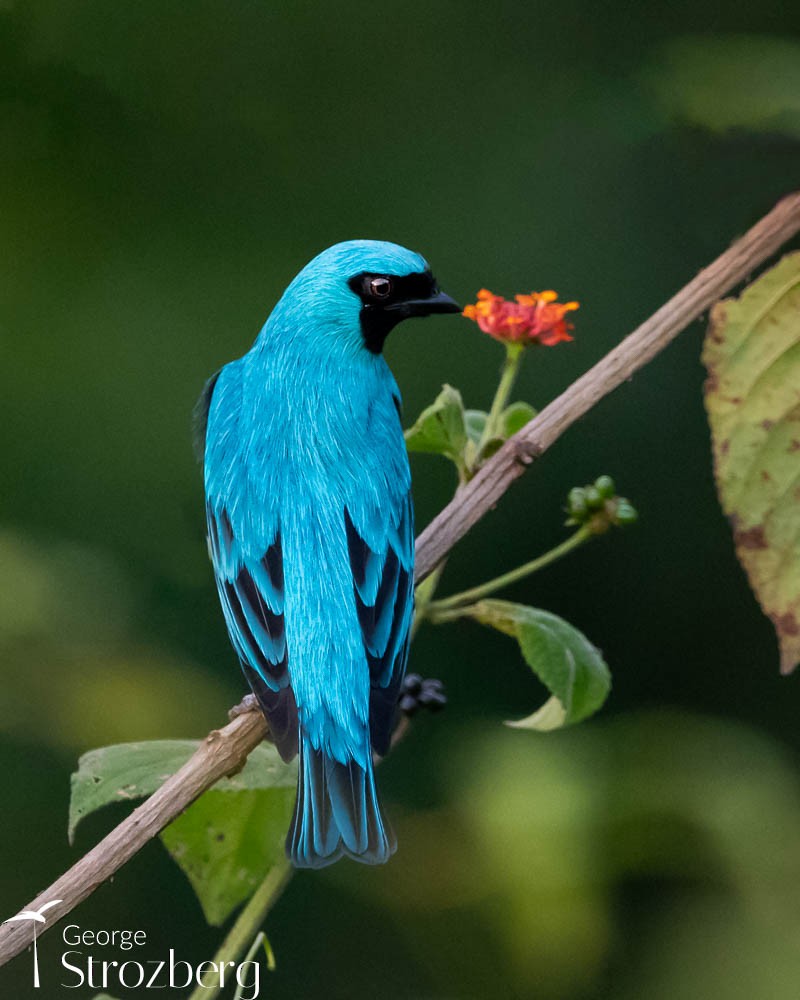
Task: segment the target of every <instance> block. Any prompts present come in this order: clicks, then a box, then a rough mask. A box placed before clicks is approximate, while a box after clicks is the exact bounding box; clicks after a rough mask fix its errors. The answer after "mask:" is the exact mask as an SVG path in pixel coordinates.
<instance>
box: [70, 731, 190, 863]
mask: <svg viewBox="0 0 800 1000" xmlns="http://www.w3.org/2000/svg"><path fill="white" fill-rule="evenodd" d="M198 745H199V744H198V743H197V741H196V740H148V741H146V742H143V743H118V744H116V745H115V746H110V747H101V748H100V749H99V750H90V751H89V752H88V753H85V754H84V755H83V756H82V757H81V759H80V760H79V761H78V770H77V771H76V772H75V773H74V774H73V775H72V781H71V784H72V788H71V792H70V800H69V828H68V835H69V842H70V844H71V843H73V841H74V839H75V831H76V829H77V828H78V824H79V823H80V822H81V820H82V819H84V818H85V817H86V816H88V815H90V814H91V813H93V812H95V811H96V810H98V809H101V808H102V807H103V806H107V805H109V804H110V803H111V802H130V801H133V800H135V799H143V798H145V797H146V796H148V795H152V793H153V792H154V791H155V790H156V789H157V788H159V787H160V786H161V785H163V784H164V782H165V781H166V779H167V778H169V777H170V776H171V775H173V774H174V773H175V772H176V771H178V770H180V768H181V767H183V765H184V764H185V763H186V761H187V760H188V759H189V758H190V757H191V756H192V754H193V753H194V752H195V750H196V749H197V747H198Z"/></svg>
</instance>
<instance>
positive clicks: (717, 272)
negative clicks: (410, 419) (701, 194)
mask: <svg viewBox="0 0 800 1000" xmlns="http://www.w3.org/2000/svg"><path fill="white" fill-rule="evenodd" d="M798 232H800V192H798V193H795V194H792V195H789V196H788V197H786V198H784V199H783V201H781V202H779V203H778V204H777V205H776V206H775V208H773V210H772V211H771V212H769V213H768V214H767V215H766V216H764V218H763V219H761V221H760V222H758V223H757V224H756V225H755V226H753V228H752V229H751V230H749V232H747V233H745V235H744V236H742V237H741V238H740V239H739V240H737V241H736V242H735V243H734V244H733V245H732V246H731V247H730V249H728V250H726V251H725V252H724V253H723V254H722V255H721V256H720V257H718V258H717V259H716V260H715V261H714V262H713V264H710V265H709V266H708V267H707V268H706V269H705V270H703V271H701V272H700V273H699V274H698V275H697V277H696V278H694V279H693V280H692V281H690V282H689V284H688V285H686V286H685V287H684V288H683V289H681V291H680V292H678V293H677V295H675V296H673V297H672V298H671V299H670V300H669V302H667V303H666V304H665V305H663V306H662V307H661V308H660V309H659V310H658V312H656V313H654V314H653V315H652V316H651V317H650V319H648V320H647V321H646V322H644V323H643V324H642V325H641V326H640V327H639V328H638V329H637V330H635V331H634V332H633V333H631V334H630V335H629V336H628V337H626V338H625V340H623V341H622V342H621V343H620V344H619V345H618V346H617V347H615V348H614V349H613V350H612V351H611V352H610V353H609V354H607V355H606V356H605V357H604V358H603V359H602V360H601V361H599V362H598V363H597V364H596V365H595V366H594V367H593V368H591V369H590V370H589V371H588V372H587V373H586V374H585V375H583V376H582V377H581V378H579V379H578V380H577V382H574V383H573V384H572V385H571V386H570V387H569V388H568V389H567V390H566V391H565V392H563V393H562V394H561V395H560V396H559V397H558V398H557V399H555V400H553V402H552V403H550V405H549V406H547V407H545V409H544V410H542V411H541V413H540V414H539V415H538V416H537V417H535V418H534V419H533V420H532V421H531V422H530V423H529V424H528V425H527V426H526V427H524V428H523V429H522V430H521V431H520V432H519V433H518V434H516V435H515V436H514V437H512V438H511V439H510V440H509V441H507V442H506V444H505V445H504V446H503V447H502V448H501V449H500V450H499V451H498V452H497V454H496V455H495V456H494V457H493V458H492V459H490V460H489V461H488V462H487V463H486V465H485V466H484V467H483V468H482V469H481V471H480V472H479V473H478V474H477V475H476V476H475V478H474V479H472V480H471V482H469V483H468V484H467V485H466V486H464V487H462V488H461V489H460V490H459V491H458V493H457V494H456V496H455V497H454V499H453V500H452V502H451V503H449V504H448V505H447V507H445V508H444V510H443V511H442V512H441V513H440V514H439V515H438V516H437V517H436V518H435V519H434V520H433V521H432V522H431V524H429V525H428V527H427V528H426V529H425V530H424V531H423V532H422V534H421V535H420V537H419V538H418V539H417V581H418V582H419V581H420V580H422V579H424V577H426V576H427V575H428V574H429V573H430V572H431V571H432V570H433V568H434V567H435V566H436V565H437V563H439V562H440V561H441V560H442V559H443V558H444V557H445V556H446V555H447V553H448V552H449V551H450V549H452V547H453V546H454V545H455V544H456V542H458V541H459V540H460V539H461V538H463V537H464V535H465V534H466V533H467V532H468V531H469V529H470V528H471V527H472V526H473V525H474V524H475V523H476V522H477V521H479V520H480V518H481V517H483V515H484V514H486V512H487V511H488V510H490V509H491V508H492V507H493V506H494V505H495V504H496V503H497V501H498V500H499V499H500V498H501V497H502V496H503V494H504V493H505V492H506V490H507V489H508V488H509V486H510V485H511V484H512V483H513V482H514V480H515V479H518V478H519V476H521V475H522V473H523V472H524V471H525V469H526V468H527V467H528V466H529V465H530V464H531V463H532V462H533V460H534V459H535V458H538V457H539V456H540V455H541V454H542V453H543V452H545V451H546V450H547V449H548V448H549V447H550V445H551V444H553V442H554V441H556V440H557V439H558V438H559V437H560V436H561V434H563V433H564V431H565V430H567V428H568V427H570V426H571V425H572V424H573V423H575V421H576V420H578V419H579V418H580V417H582V416H583V415H584V414H585V413H587V412H588V411H589V410H590V409H591V408H592V407H593V406H594V405H595V403H597V402H599V400H601V399H602V398H603V397H604V396H607V395H608V394H609V393H610V392H612V391H613V390H614V389H616V388H617V386H619V385H621V384H622V383H623V382H624V381H625V380H626V379H628V378H630V376H631V375H632V374H633V373H634V372H636V371H638V370H639V369H640V368H642V367H643V366H644V365H645V364H647V362H648V361H650V360H651V359H652V358H654V357H655V356H656V355H657V354H658V353H659V352H660V351H662V350H663V349H664V348H665V347H666V346H667V345H668V344H669V343H670V342H671V341H672V340H674V339H675V337H677V335H678V334H679V333H680V332H681V331H682V330H684V329H685V328H686V327H687V326H688V325H689V323H691V322H692V321H693V320H695V319H697V318H698V316H700V315H701V314H702V313H704V312H706V310H708V309H709V307H710V306H711V305H713V303H714V302H716V301H717V300H718V299H719V298H721V297H722V296H723V295H725V294H727V293H728V292H729V291H730V290H731V289H732V288H733V287H734V286H735V285H737V284H738V283H739V282H740V281H742V279H744V278H745V277H746V276H747V275H748V274H750V273H751V272H752V271H754V270H755V269H756V268H757V267H759V266H760V265H761V264H763V263H764V262H765V261H766V260H767V259H768V258H769V257H771V256H772V255H773V254H774V253H776V252H777V251H778V250H779V249H780V248H781V246H782V245H783V244H784V243H785V242H786V241H787V240H789V239H791V238H792V237H793V236H795V235H796V234H797V233H798ZM266 732H267V727H266V723H265V721H264V719H263V717H262V715H261V713H260V712H247V713H245V714H243V715H239V716H238V717H237V718H235V719H234V720H233V721H232V722H231V723H229V724H228V725H227V726H225V727H224V729H220V730H215V731H214V732H212V733H211V734H210V735H209V736H208V737H206V739H205V740H204V741H203V743H202V744H201V745H200V747H199V748H198V750H197V751H196V753H195V754H194V756H193V757H192V758H191V759H190V760H189V761H188V762H187V763H186V764H185V765H184V766H183V767H182V768H181V769H180V771H178V772H177V773H176V774H174V775H173V776H172V777H171V778H169V779H168V780H167V781H166V782H165V783H164V784H163V785H162V786H161V788H159V789H158V791H156V792H155V793H154V794H153V795H151V796H150V798H149V799H147V801H146V802H144V803H143V804H142V805H140V806H139V807H138V808H137V809H135V810H134V812H133V813H131V815H130V816H128V817H127V819H125V820H123V822H122V823H120V824H119V826H117V827H116V828H115V829H114V830H112V831H111V833H109V834H108V836H106V837H105V838H104V839H103V840H101V841H100V843H99V844H97V846H96V847H94V848H93V849H92V850H91V851H89V853H88V854H86V855H85V856H84V857H83V858H81V859H80V860H79V861H78V862H76V864H75V865H73V867H72V868H70V870H69V871H68V872H66V873H65V874H64V875H62V876H61V878H59V879H58V880H57V881H56V882H54V883H53V885H51V886H50V887H49V888H48V889H46V890H45V891H44V892H43V893H41V894H40V895H39V896H37V897H36V899H35V900H33V902H32V903H30V904H29V906H28V907H27V908H28V909H33V910H40V909H41V908H42V907H44V906H45V905H46V904H47V903H48V902H50V901H52V900H54V899H60V900H61V902H59V903H57V904H56V905H54V906H52V907H51V909H50V910H49V912H48V922H50V921H53V922H54V921H56V920H59V919H60V918H61V917H64V916H66V914H68V913H69V912H70V911H71V910H73V909H74V908H75V907H76V906H77V905H78V904H79V903H80V902H82V901H83V900H84V899H86V898H87V896H89V895H91V893H92V892H94V890H95V889H96V888H97V887H98V886H99V885H101V884H102V883H103V882H105V881H106V880H107V879H108V878H110V877H111V876H112V875H113V874H114V872H116V871H118V870H119V869H120V868H121V867H122V866H123V865H124V864H125V863H126V862H127V861H129V860H130V859H131V858H132V857H133V856H134V854H136V853H137V852H138V851H139V850H141V848H142V847H144V845H145V844H146V843H147V842H148V841H149V840H151V839H152V838H153V837H155V836H157V835H158V833H159V832H160V831H161V830H163V828H164V827H165V826H167V824H168V823H170V822H171V821H172V820H173V819H174V818H175V817H176V816H177V815H178V814H179V813H181V812H182V811H183V810H184V809H185V808H186V807H187V806H188V805H190V804H191V803H192V802H193V801H194V800H195V799H196V798H197V797H198V796H199V795H201V794H202V793H203V792H204V791H206V789H208V788H210V787H211V786H212V785H213V784H215V783H216V782H217V781H218V780H219V779H220V778H221V777H223V775H226V774H230V773H231V772H234V771H236V770H237V769H238V768H239V767H241V766H242V765H243V763H244V761H245V760H246V758H247V756H248V754H249V753H250V752H251V751H252V750H253V749H254V748H255V747H256V746H258V744H259V743H260V742H261V740H262V739H264V737H265V735H266ZM32 940H33V936H32V929H31V926H30V925H29V924H28V923H21V922H16V923H5V924H2V925H0V965H3V964H4V963H6V962H8V961H9V960H10V959H11V958H13V957H14V956H15V955H17V954H19V952H21V951H23V950H24V949H25V948H26V947H27V946H28V945H29V944H30V943H31V942H32Z"/></svg>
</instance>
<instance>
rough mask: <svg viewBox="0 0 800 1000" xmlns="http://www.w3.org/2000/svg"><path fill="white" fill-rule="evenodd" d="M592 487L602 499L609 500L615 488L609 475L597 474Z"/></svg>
mask: <svg viewBox="0 0 800 1000" xmlns="http://www.w3.org/2000/svg"><path fill="white" fill-rule="evenodd" d="M594 488H595V489H596V490H597V492H598V493H599V494H600V496H601V497H602V498H603V499H604V500H610V499H611V497H613V496H614V493H615V492H616V489H617V488H616V486H615V485H614V480H613V479H612V478H611V476H598V478H597V479H595V481H594Z"/></svg>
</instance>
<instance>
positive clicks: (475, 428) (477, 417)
mask: <svg viewBox="0 0 800 1000" xmlns="http://www.w3.org/2000/svg"><path fill="white" fill-rule="evenodd" d="M488 419H489V414H488V413H487V412H486V410H465V411H464V424H465V426H466V428H467V437H468V438H469V439H470V441H471V442H472V443H473V444H480V440H481V438H482V437H483V430H484V428H485V427H486V421H487V420H488Z"/></svg>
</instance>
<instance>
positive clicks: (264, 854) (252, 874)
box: [161, 765, 295, 926]
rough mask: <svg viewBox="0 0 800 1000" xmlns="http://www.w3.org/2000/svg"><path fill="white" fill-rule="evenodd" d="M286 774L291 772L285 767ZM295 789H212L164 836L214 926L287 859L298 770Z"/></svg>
mask: <svg viewBox="0 0 800 1000" xmlns="http://www.w3.org/2000/svg"><path fill="white" fill-rule="evenodd" d="M283 769H284V771H286V772H288V771H289V770H290V769H289V768H287V767H286V766H285V765H283ZM291 773H292V783H291V785H289V786H284V785H281V786H280V787H274V786H267V787H264V788H262V789H260V790H258V791H254V790H253V791H239V792H237V793H236V794H231V792H230V791H220V790H216V789H212V790H211V791H208V792H206V793H205V794H204V795H202V796H201V797H200V798H199V799H198V800H197V802H195V803H194V805H193V806H191V808H189V809H187V810H186V812H185V813H183V814H182V815H181V816H179V817H178V818H177V819H176V820H174V821H173V822H172V823H171V824H170V825H169V826H168V827H167V828H166V830H164V831H163V833H162V834H161V839H162V841H163V842H164V845H165V846H166V848H167V850H168V851H169V852H170V854H171V855H172V857H173V858H174V859H175V860H176V861H177V862H178V864H179V865H180V867H181V869H182V870H183V872H184V873H185V874H186V877H187V878H188V879H189V881H190V882H191V884H192V888H193V889H194V891H195V892H196V893H197V897H198V899H199V900H200V905H201V906H202V907H203V913H204V915H205V918H206V920H207V921H208V923H209V924H213V925H215V926H219V925H220V924H222V923H224V921H225V920H226V919H227V917H228V916H229V915H230V913H231V912H232V911H233V910H234V909H235V908H236V907H237V906H238V905H239V904H240V903H242V902H244V901H245V900H246V899H247V898H248V897H249V896H250V895H251V894H252V893H253V891H254V890H255V888H256V887H257V886H258V884H259V883H260V882H262V881H263V879H264V876H265V875H266V873H267V872H268V871H269V870H270V868H272V867H273V865H275V864H278V863H279V862H282V861H283V859H284V848H283V842H284V839H285V837H286V830H287V829H288V826H289V822H290V820H291V817H292V809H293V807H294V795H295V778H294V769H293V768H292V769H291Z"/></svg>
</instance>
